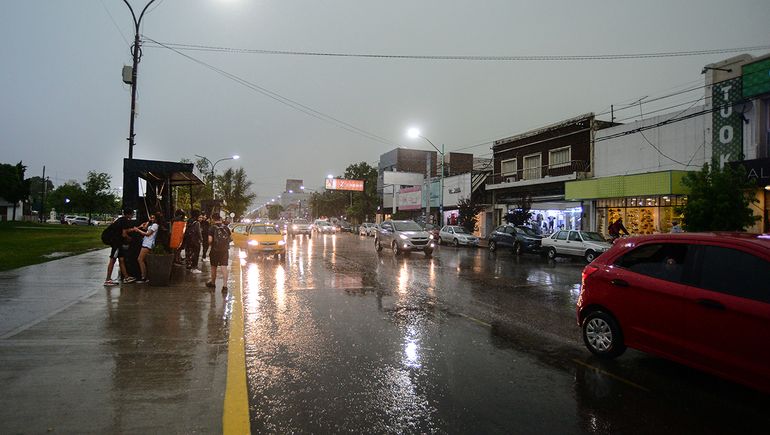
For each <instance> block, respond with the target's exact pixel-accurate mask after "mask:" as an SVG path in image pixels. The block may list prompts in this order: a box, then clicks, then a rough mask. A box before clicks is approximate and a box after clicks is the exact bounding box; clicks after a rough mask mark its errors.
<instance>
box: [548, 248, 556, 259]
mask: <svg viewBox="0 0 770 435" xmlns="http://www.w3.org/2000/svg"><path fill="white" fill-rule="evenodd" d="M546 255H548V258H549V259H551V260H553V259H555V258H556V248H550V249H548V254H546Z"/></svg>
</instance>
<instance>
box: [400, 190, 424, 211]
mask: <svg viewBox="0 0 770 435" xmlns="http://www.w3.org/2000/svg"><path fill="white" fill-rule="evenodd" d="M420 208H422V187H405V188H403V189H401V190H399V191H398V209H399V210H419V209H420Z"/></svg>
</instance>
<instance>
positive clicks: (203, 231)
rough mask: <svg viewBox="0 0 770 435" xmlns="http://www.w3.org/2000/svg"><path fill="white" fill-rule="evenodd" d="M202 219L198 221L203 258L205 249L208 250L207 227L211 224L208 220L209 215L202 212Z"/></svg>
mask: <svg viewBox="0 0 770 435" xmlns="http://www.w3.org/2000/svg"><path fill="white" fill-rule="evenodd" d="M202 216H203V219H202V220H201V221H200V223H201V234H203V240H202V241H201V243H202V245H203V259H204V260H205V259H206V251H208V250H209V237H208V234H209V227H210V226H211V222H209V216H208V215H207V214H206V213H203V214H202Z"/></svg>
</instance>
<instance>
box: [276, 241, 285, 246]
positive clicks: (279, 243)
mask: <svg viewBox="0 0 770 435" xmlns="http://www.w3.org/2000/svg"><path fill="white" fill-rule="evenodd" d="M285 244H286V240H279V241H278V246H283V245H285Z"/></svg>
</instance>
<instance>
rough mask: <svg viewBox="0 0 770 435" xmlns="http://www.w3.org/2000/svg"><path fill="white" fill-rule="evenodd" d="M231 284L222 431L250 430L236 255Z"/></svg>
mask: <svg viewBox="0 0 770 435" xmlns="http://www.w3.org/2000/svg"><path fill="white" fill-rule="evenodd" d="M232 273H233V276H234V277H236V279H235V285H233V286H232V287H231V288H232V290H233V293H232V294H231V295H230V297H232V298H233V306H232V315H231V317H230V337H229V339H228V344H227V387H226V389H225V406H224V408H225V409H224V412H223V413H222V432H223V433H225V434H248V433H251V425H250V423H249V397H248V392H247V389H246V349H245V344H244V337H243V299H242V298H241V291H242V288H243V276H242V275H241V261H240V258H235V259H233V270H232Z"/></svg>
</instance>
